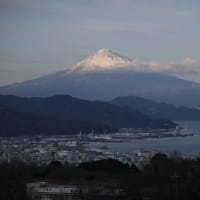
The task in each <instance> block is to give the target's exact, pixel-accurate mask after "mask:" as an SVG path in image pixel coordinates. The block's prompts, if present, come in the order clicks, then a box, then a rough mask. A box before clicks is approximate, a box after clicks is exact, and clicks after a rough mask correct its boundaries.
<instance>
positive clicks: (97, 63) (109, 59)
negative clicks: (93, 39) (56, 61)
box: [73, 49, 132, 71]
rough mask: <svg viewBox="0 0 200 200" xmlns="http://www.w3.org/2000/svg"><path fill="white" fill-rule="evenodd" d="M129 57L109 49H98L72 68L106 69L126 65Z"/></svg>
mask: <svg viewBox="0 0 200 200" xmlns="http://www.w3.org/2000/svg"><path fill="white" fill-rule="evenodd" d="M131 62H132V60H131V59H129V58H126V57H124V56H121V55H120V54H118V53H116V52H114V51H112V50H110V49H100V50H98V51H97V52H96V53H94V54H92V55H90V56H88V57H86V58H85V59H84V60H82V61H81V62H79V63H77V64H76V65H75V66H74V67H73V69H74V70H80V71H92V70H106V69H114V68H118V67H123V66H127V65H129V64H130V63H131Z"/></svg>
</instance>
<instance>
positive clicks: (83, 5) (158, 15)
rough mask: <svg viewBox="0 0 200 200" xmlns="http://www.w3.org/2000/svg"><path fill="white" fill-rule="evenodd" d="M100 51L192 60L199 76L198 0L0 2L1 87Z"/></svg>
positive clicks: (199, 77) (198, 77)
mask: <svg viewBox="0 0 200 200" xmlns="http://www.w3.org/2000/svg"><path fill="white" fill-rule="evenodd" d="M100 48H110V49H113V50H116V51H117V52H120V53H122V54H123V55H126V56H127V57H130V58H136V59H138V60H146V61H150V60H154V61H158V62H180V63H184V60H185V59H192V60H194V61H195V69H197V68H199V71H200V62H199V59H200V1H199V0H0V84H1V85H2V84H6V83H10V82H14V81H19V80H24V79H29V78H32V77H35V76H38V75H40V74H45V73H50V72H52V71H56V70H60V69H63V68H66V67H69V66H71V65H73V64H75V63H76V62H78V61H80V60H81V59H82V58H83V57H84V56H86V55H88V54H90V53H92V52H95V51H96V50H98V49H100ZM198 64H199V65H198ZM192 65H194V63H192ZM186 67H190V65H187V66H186ZM181 73H182V72H181ZM187 73H188V72H187ZM182 75H183V76H184V77H188V78H190V79H194V80H199V81H200V75H199V74H196V73H194V74H186V73H185V74H183V73H182Z"/></svg>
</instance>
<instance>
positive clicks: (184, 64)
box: [129, 58, 200, 74]
mask: <svg viewBox="0 0 200 200" xmlns="http://www.w3.org/2000/svg"><path fill="white" fill-rule="evenodd" d="M129 68H130V69H132V70H134V71H138V72H139V71H140V72H141V71H143V72H160V73H168V74H185V73H191V74H192V73H200V59H193V58H186V59H184V60H183V61H176V62H175V61H174V62H160V61H155V60H152V61H140V60H136V59H135V60H133V61H132V62H131V64H130V67H129Z"/></svg>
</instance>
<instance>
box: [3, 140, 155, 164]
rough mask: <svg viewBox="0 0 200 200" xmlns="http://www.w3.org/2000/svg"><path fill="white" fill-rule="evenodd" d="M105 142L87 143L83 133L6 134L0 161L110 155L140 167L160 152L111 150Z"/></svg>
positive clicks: (73, 160)
mask: <svg viewBox="0 0 200 200" xmlns="http://www.w3.org/2000/svg"><path fill="white" fill-rule="evenodd" d="M102 137H103V136H102ZM102 137H100V139H102ZM104 139H105V138H104ZM89 141H91V137H89ZM103 144H106V143H102V146H91V145H88V142H87V140H86V138H84V139H82V138H80V136H35V137H8V138H6V137H3V138H1V139H0V162H8V163H9V162H12V161H22V162H25V163H29V164H34V165H38V166H41V165H48V164H49V163H51V162H52V161H59V162H61V163H63V164H66V163H67V164H72V165H79V164H80V163H82V162H91V161H96V160H101V159H108V158H111V159H116V160H119V161H120V162H123V163H128V164H129V165H130V166H131V165H132V164H136V165H137V166H138V167H141V166H143V165H144V164H146V163H147V162H148V161H149V160H150V159H151V158H152V156H154V155H155V154H156V153H158V152H156V151H144V150H142V149H141V150H138V151H136V152H132V153H118V152H111V151H109V150H108V148H107V147H106V145H103Z"/></svg>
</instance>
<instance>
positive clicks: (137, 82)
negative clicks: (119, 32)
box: [0, 49, 200, 107]
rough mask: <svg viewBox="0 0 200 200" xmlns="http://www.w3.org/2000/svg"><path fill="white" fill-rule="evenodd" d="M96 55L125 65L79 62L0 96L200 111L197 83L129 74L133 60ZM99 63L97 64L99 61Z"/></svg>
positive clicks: (6, 89) (4, 90)
mask: <svg viewBox="0 0 200 200" xmlns="http://www.w3.org/2000/svg"><path fill="white" fill-rule="evenodd" d="M99 54H100V55H101V56H104V54H105V57H106V58H107V57H109V59H111V58H112V56H114V60H115V61H114V63H117V62H118V61H116V59H115V58H116V57H117V58H119V60H120V59H122V60H124V61H123V62H124V63H128V64H127V65H126V64H124V65H123V66H122V64H119V63H122V62H121V61H120V62H118V64H117V65H115V64H113V62H111V63H109V62H108V63H106V64H105V63H103V64H102V65H104V64H105V66H106V67H104V68H103V67H97V66H96V65H93V64H92V65H91V66H92V67H91V68H90V66H89V67H88V66H85V64H84V63H85V62H86V63H87V58H86V59H84V60H83V61H82V64H80V63H81V62H79V64H77V65H74V66H75V67H74V66H73V67H72V68H69V69H64V70H61V71H58V72H55V73H52V74H49V75H46V76H42V77H39V78H36V79H32V80H28V81H24V82H22V83H16V84H11V85H7V86H3V87H0V94H12V95H17V96H24V97H25V96H26V97H31V96H35V97H37V96H41V97H42V96H43V97H47V96H52V95H56V94H69V95H72V96H74V97H77V98H82V99H88V100H95V99H99V100H109V99H113V98H116V97H118V96H140V97H143V98H150V99H152V100H156V101H162V102H166V103H169V104H174V105H185V106H189V107H200V84H199V83H195V82H192V81H186V80H183V79H180V78H176V77H174V76H170V75H166V74H162V73H153V72H136V71H133V70H130V66H129V64H130V63H134V60H130V59H128V58H127V59H128V60H127V59H126V58H125V57H123V56H121V57H122V58H121V57H120V55H119V56H118V54H115V53H114V52H113V51H111V50H107V49H106V50H105V49H104V50H100V53H98V52H97V53H95V54H94V55H99ZM94 55H92V57H93V56H94ZM89 57H90V56H89ZM110 57H111V58H110ZM111 60H112V59H111ZM95 62H96V61H95ZM98 62H100V61H99V60H98ZM92 63H93V62H92ZM100 63H101V62H100ZM83 64H84V65H83ZM81 65H82V66H81ZM84 67H86V68H87V67H88V69H90V70H83V68H84ZM99 69H100V70H99Z"/></svg>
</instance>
